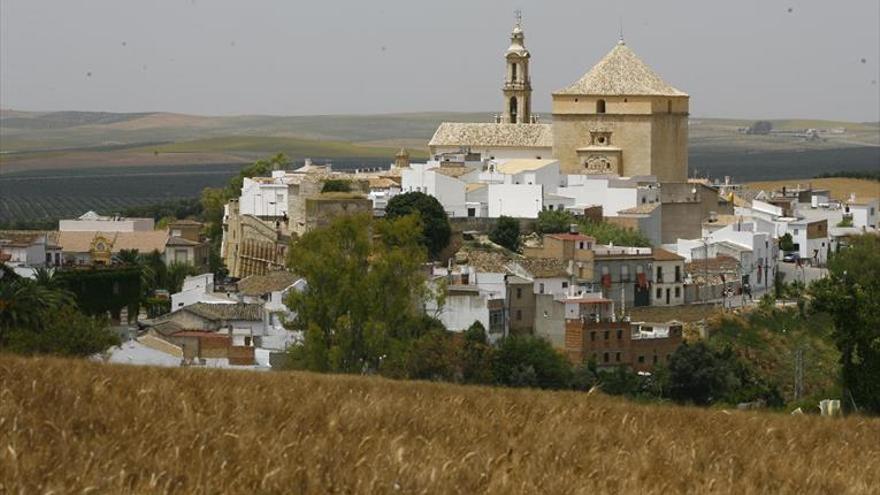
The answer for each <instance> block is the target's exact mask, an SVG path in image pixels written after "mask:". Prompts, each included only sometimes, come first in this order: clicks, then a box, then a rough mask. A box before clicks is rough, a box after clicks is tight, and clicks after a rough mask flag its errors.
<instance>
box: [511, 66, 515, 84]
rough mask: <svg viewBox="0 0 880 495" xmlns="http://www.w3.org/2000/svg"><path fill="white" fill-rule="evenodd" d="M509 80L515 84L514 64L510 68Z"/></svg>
mask: <svg viewBox="0 0 880 495" xmlns="http://www.w3.org/2000/svg"><path fill="white" fill-rule="evenodd" d="M510 80H511V81H513V82H516V64H513V65H511V66H510Z"/></svg>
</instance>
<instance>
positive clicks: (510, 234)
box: [489, 215, 519, 251]
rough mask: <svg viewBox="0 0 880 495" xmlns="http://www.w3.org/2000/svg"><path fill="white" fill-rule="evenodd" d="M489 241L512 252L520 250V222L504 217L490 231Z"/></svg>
mask: <svg viewBox="0 0 880 495" xmlns="http://www.w3.org/2000/svg"><path fill="white" fill-rule="evenodd" d="M489 240H491V241H492V242H494V243H495V244H498V245H500V246H504V247H506V248H507V249H509V250H511V251H516V250H518V249H519V221H517V220H516V219H515V218H511V217H508V216H504V215H502V216H501V217H499V218H498V223H496V224H495V226H494V227H493V228H492V230H491V231H489Z"/></svg>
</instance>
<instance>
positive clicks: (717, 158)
mask: <svg viewBox="0 0 880 495" xmlns="http://www.w3.org/2000/svg"><path fill="white" fill-rule="evenodd" d="M490 116H491V113H490V112H480V113H428V112H426V113H411V114H388V115H315V116H294V117H274V116H259V115H257V116H232V117H205V116H197V115H180V114H168V113H132V114H114V113H102V112H42V113H41V112H20V111H13V110H5V109H4V110H2V112H0V138H2V139H0V224H6V225H8V224H10V223H11V222H30V221H42V222H51V221H54V220H56V219H57V218H59V217H70V216H74V215H79V214H82V213H83V212H84V211H87V210H96V211H99V212H102V213H108V214H109V213H115V212H117V211H118V210H119V209H121V208H124V207H126V206H140V205H146V204H151V203H155V202H159V201H165V200H169V199H179V198H187V197H189V198H191V197H195V196H197V195H198V194H199V192H200V191H201V190H202V189H203V188H204V187H206V186H217V185H221V184H223V183H224V182H225V181H226V179H227V178H228V177H229V176H231V175H232V174H234V173H235V172H236V171H237V170H238V168H239V167H241V166H243V165H244V164H247V163H251V162H253V161H254V160H256V159H258V158H261V157H266V156H268V155H271V154H274V153H278V152H284V153H286V154H287V155H288V156H289V157H291V158H293V159H296V160H299V161H301V160H302V159H303V158H305V157H311V158H314V159H316V161H322V160H324V159H332V160H333V163H334V167H335V168H338V169H344V168H355V167H358V166H369V167H375V166H387V165H388V163H390V162H391V161H392V160H393V155H394V153H395V152H396V151H397V149H399V147H400V146H407V147H409V149H410V152H411V155H412V157H413V159H415V160H422V159H424V158H425V157H426V156H427V141H428V140H429V139H430V137H431V135H432V134H433V132H434V130H435V129H436V127H437V125H438V124H439V123H440V122H443V121H460V122H485V121H487V119H489V118H490ZM749 124H750V122H749V121H745V120H731V119H692V120H691V122H690V125H689V131H688V132H689V135H690V170H691V175H694V174H696V175H698V176H700V177H705V176H710V177H713V178H721V177H723V176H725V175H729V176H732V177H733V178H734V180H736V181H761V180H776V179H809V178H810V177H813V176H816V175H819V174H822V173H827V172H835V171H844V170H846V171H864V170H875V169H877V168H880V126H878V125H877V123H847V122H828V121H814V120H778V121H773V126H774V129H778V130H780V131H783V134H777V135H764V136H755V135H745V134H743V133H741V132H739V129H741V128H743V127H747V126H748V125H749ZM807 127H809V128H819V129H835V130H837V131H840V130H843V132H842V133H840V132H835V133H831V132H829V133H825V134H823V137H822V139H820V140H814V141H806V140H804V139H802V138H800V137H798V136H797V131H798V130H799V129H803V128H807ZM786 132H787V133H788V134H785V133H786Z"/></svg>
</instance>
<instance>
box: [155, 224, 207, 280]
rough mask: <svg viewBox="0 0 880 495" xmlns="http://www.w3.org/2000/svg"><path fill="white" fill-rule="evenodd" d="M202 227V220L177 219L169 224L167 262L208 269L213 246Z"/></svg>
mask: <svg viewBox="0 0 880 495" xmlns="http://www.w3.org/2000/svg"><path fill="white" fill-rule="evenodd" d="M202 227H203V225H202V223H201V222H196V221H194V220H177V221H174V222H171V223H170V224H168V231H169V237H168V241H167V242H166V243H165V263H167V264H171V263H182V264H185V265H191V266H193V267H195V269H196V270H206V269H207V268H208V256H209V253H210V250H211V246H210V244H209V242H208V241H207V239H205V237H204V236H203V235H202Z"/></svg>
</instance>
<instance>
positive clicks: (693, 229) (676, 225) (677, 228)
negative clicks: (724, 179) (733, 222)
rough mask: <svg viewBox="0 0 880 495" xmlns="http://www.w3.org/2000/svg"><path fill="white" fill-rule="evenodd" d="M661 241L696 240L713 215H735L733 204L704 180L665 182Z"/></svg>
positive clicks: (662, 191) (662, 198)
mask: <svg viewBox="0 0 880 495" xmlns="http://www.w3.org/2000/svg"><path fill="white" fill-rule="evenodd" d="M660 204H661V212H660V220H661V227H660V232H661V234H662V235H661V241H662V244H672V243H675V242H676V240H677V239H696V238H698V237H700V235H701V234H702V230H703V221H704V220H705V219H706V218H709V216H710V215H711V214H713V213H714V214H718V215H730V214H733V204H732V203H730V202H728V201H727V200H726V198H724V197H723V196H721V195H719V194H718V190H717V189H715V188H714V187H712V186H711V185H709V184H706V183H704V182H702V181H688V182H668V183H667V182H664V183H663V184H662V185H661V187H660Z"/></svg>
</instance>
